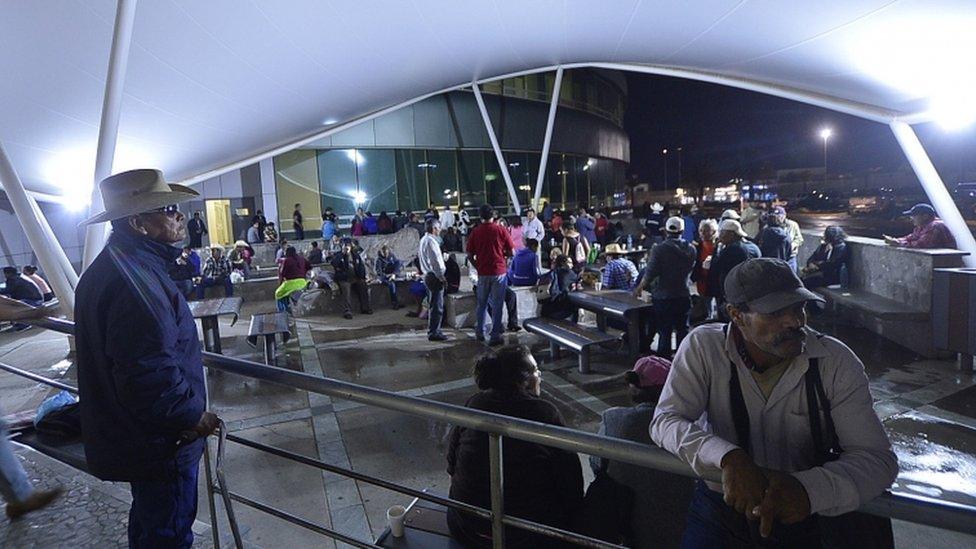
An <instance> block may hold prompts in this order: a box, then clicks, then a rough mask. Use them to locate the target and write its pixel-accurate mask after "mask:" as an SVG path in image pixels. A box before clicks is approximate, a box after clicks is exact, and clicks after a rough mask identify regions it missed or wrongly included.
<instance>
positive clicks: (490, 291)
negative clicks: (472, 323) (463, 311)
mask: <svg viewBox="0 0 976 549" xmlns="http://www.w3.org/2000/svg"><path fill="white" fill-rule="evenodd" d="M506 288H508V277H507V276H506V275H497V276H482V275H478V292H477V295H478V308H477V310H476V311H475V316H476V318H477V326H476V327H475V335H476V336H477V337H479V338H481V337H484V335H485V316H486V315H487V312H488V307H489V305H490V306H491V339H493V340H499V339H501V338H502V333H503V332H504V330H505V327H504V326H502V307H504V306H505V289H506Z"/></svg>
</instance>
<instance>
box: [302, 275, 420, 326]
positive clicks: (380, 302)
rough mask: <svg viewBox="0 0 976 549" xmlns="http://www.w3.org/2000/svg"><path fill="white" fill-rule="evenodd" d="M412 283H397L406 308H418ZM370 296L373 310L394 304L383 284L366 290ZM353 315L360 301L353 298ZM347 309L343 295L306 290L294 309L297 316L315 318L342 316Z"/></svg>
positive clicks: (356, 312)
mask: <svg viewBox="0 0 976 549" xmlns="http://www.w3.org/2000/svg"><path fill="white" fill-rule="evenodd" d="M411 282H412V281H410V280H398V281H397V299H398V301H399V302H400V304H401V305H403V306H404V307H416V305H417V298H415V297H414V295H413V294H411V293H410V291H409V288H410V284H411ZM366 291H367V293H368V294H369V304H370V306H371V307H372V308H373V309H381V308H389V307H392V306H393V304H392V303H391V302H390V292H389V290H387V288H386V286H385V285H383V284H369V285H368V286H367V289H366ZM351 301H352V309H353V314H358V312H359V311H358V307H359V300H358V299H357V298H356V296H352V300H351ZM344 309H345V305H344V299H343V297H342V295H341V294H337V295H336V296H335V297H334V298H333V297H332V290H329V289H324V290H323V289H315V290H305V291H304V292H303V293H302V295H301V296H300V297H299V299H298V304H297V305H296V306H295V307H294V309H293V310H294V312H295V316H299V317H314V316H325V315H333V314H334V315H341V314H342V312H343V310H344Z"/></svg>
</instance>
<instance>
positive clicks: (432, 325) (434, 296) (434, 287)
mask: <svg viewBox="0 0 976 549" xmlns="http://www.w3.org/2000/svg"><path fill="white" fill-rule="evenodd" d="M424 285H425V286H427V302H428V307H429V309H428V311H429V312H428V313H427V336H428V337H429V336H433V335H440V334H441V322H442V321H443V319H444V283H443V282H441V281H440V279H438V278H437V277H436V276H434V275H433V274H431V273H427V274H426V275H424Z"/></svg>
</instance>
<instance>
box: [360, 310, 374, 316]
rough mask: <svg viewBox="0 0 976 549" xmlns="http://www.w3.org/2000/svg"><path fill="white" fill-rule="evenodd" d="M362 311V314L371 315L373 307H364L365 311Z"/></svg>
mask: <svg viewBox="0 0 976 549" xmlns="http://www.w3.org/2000/svg"><path fill="white" fill-rule="evenodd" d="M362 313H363V314H364V315H371V314H373V309H366V310H365V311H363V312H362Z"/></svg>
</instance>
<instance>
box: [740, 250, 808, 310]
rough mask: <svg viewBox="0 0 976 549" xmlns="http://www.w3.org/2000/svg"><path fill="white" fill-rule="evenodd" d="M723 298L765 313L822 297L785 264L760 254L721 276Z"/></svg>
mask: <svg viewBox="0 0 976 549" xmlns="http://www.w3.org/2000/svg"><path fill="white" fill-rule="evenodd" d="M725 300H726V301H728V302H729V303H732V304H734V305H741V304H743V303H745V304H746V305H748V306H749V309H750V310H752V311H755V312H757V313H761V314H769V313H774V312H776V311H779V310H781V309H785V308H786V307H789V306H791V305H795V304H797V303H801V302H805V301H819V302H821V303H824V298H822V297H820V296H819V295H817V294H815V293H813V292H811V291H810V290H808V289H806V288H805V287H803V282H802V281H801V280H800V277H798V276H796V273H794V272H793V268H792V267H790V265H789V263H787V262H785V261H783V260H782V259H772V258H769V257H763V258H759V259H750V260H748V261H744V262H742V263H739V264H738V265H736V266H735V267H733V268H732V270H731V271H729V274H728V276H726V277H725Z"/></svg>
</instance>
